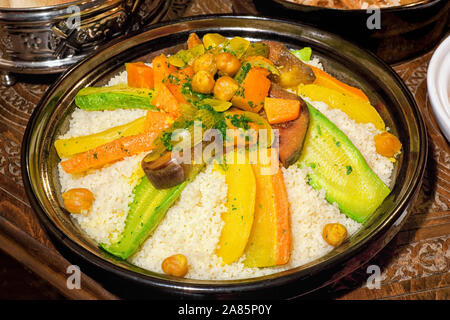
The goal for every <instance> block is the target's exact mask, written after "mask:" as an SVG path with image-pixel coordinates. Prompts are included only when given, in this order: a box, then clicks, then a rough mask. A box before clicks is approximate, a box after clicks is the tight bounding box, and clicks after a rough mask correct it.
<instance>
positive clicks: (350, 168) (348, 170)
mask: <svg viewBox="0 0 450 320" xmlns="http://www.w3.org/2000/svg"><path fill="white" fill-rule="evenodd" d="M345 168H346V169H347V175H349V174H350V173H352V171H353V168H352V166H345Z"/></svg>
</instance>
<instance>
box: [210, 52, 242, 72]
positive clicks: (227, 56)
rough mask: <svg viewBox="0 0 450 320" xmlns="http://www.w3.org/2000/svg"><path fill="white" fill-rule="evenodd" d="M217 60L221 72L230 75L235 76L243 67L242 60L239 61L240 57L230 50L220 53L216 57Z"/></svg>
mask: <svg viewBox="0 0 450 320" xmlns="http://www.w3.org/2000/svg"><path fill="white" fill-rule="evenodd" d="M216 61H217V69H218V70H219V71H220V72H221V73H223V74H225V75H227V76H230V77H232V76H234V75H235V74H236V72H238V70H239V68H240V67H241V62H240V61H239V59H238V58H237V57H236V56H235V55H233V54H231V53H229V52H224V53H221V54H219V55H218V56H217V58H216Z"/></svg>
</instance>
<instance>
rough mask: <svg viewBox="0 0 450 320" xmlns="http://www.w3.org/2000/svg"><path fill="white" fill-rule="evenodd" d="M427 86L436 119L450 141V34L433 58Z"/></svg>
mask: <svg viewBox="0 0 450 320" xmlns="http://www.w3.org/2000/svg"><path fill="white" fill-rule="evenodd" d="M427 87H428V95H429V97H430V102H431V106H432V108H433V112H434V115H435V118H436V121H437V123H438V125H439V127H440V128H441V131H442V133H443V134H444V136H445V137H446V138H447V141H449V142H450V101H449V100H450V36H448V37H447V39H445V40H444V41H443V42H442V43H441V44H440V45H439V47H438V48H437V49H436V51H435V52H434V54H433V57H432V58H431V61H430V64H429V66H428V72H427Z"/></svg>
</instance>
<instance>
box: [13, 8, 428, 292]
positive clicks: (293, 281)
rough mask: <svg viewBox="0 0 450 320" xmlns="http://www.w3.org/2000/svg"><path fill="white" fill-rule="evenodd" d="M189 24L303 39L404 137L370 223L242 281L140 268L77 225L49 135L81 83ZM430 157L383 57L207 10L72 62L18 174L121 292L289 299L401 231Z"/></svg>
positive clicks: (66, 241)
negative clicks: (64, 197)
mask: <svg viewBox="0 0 450 320" xmlns="http://www.w3.org/2000/svg"><path fill="white" fill-rule="evenodd" d="M190 32H196V33H197V34H198V35H199V36H203V35H204V34H205V33H208V32H220V33H221V34H223V35H224V36H228V37H230V36H242V37H245V38H247V39H249V40H253V41H255V40H263V39H265V40H268V39H271V40H277V41H281V42H283V43H285V44H286V45H287V46H288V47H290V48H293V49H294V48H301V47H304V46H310V47H312V49H313V54H314V55H315V56H316V57H319V58H320V59H321V61H322V63H323V65H324V67H325V69H326V70H327V71H328V72H330V73H331V74H333V75H334V76H336V77H338V78H339V79H341V80H343V81H345V82H347V83H349V84H351V85H355V86H358V87H359V88H361V89H362V90H364V91H365V93H366V94H367V95H368V97H369V98H370V101H371V103H372V104H373V105H374V106H375V107H376V108H377V110H378V111H379V113H380V114H381V116H382V117H383V119H384V120H385V122H386V126H388V127H390V128H391V130H392V132H393V133H394V134H396V135H397V136H398V137H399V139H400V140H401V141H402V143H403V153H402V155H401V156H400V158H399V161H398V162H397V164H396V168H395V170H394V177H393V181H395V184H394V185H393V186H391V187H392V192H391V194H390V195H389V196H388V197H387V198H386V200H385V201H384V202H383V204H382V205H381V206H380V208H378V210H377V214H376V215H374V218H373V219H372V220H371V221H370V223H369V224H368V225H367V226H365V227H363V229H362V230H361V231H360V232H358V233H357V234H356V235H354V236H352V237H351V238H350V239H348V240H346V241H345V242H344V243H343V244H342V245H341V246H340V247H338V248H336V249H335V250H333V251H332V252H330V253H329V254H327V255H325V256H323V257H321V258H319V259H316V260H315V261H312V262H310V263H308V264H306V265H302V266H299V267H296V268H293V269H290V270H287V271H284V272H280V273H276V274H272V275H268V276H264V277H258V278H252V279H242V280H230V281H205V280H192V279H180V278H174V277H170V276H167V275H164V274H160V273H156V272H151V271H147V270H143V269H141V268H138V267H136V266H133V265H131V264H130V263H127V262H126V261H121V260H118V259H116V258H114V257H112V256H110V255H108V254H106V253H105V252H103V251H102V250H100V249H99V248H98V246H97V244H96V243H95V242H94V241H93V240H91V239H89V238H88V236H87V235H86V234H85V233H84V232H83V231H82V230H81V229H80V228H79V227H78V226H77V225H76V224H75V223H74V221H73V220H72V219H71V218H70V215H69V214H68V213H67V211H65V209H64V208H63V205H62V201H61V196H60V191H59V190H60V187H59V180H58V169H57V164H58V162H59V158H58V156H57V153H56V150H55V148H54V146H53V142H54V140H55V138H56V137H57V136H58V135H59V134H61V133H64V132H65V130H67V124H68V119H69V117H70V114H71V113H72V111H73V110H74V108H75V106H74V103H73V100H74V97H75V95H76V93H77V92H78V90H79V89H81V88H83V87H86V86H93V85H104V84H105V83H106V82H107V80H108V79H109V78H110V77H111V76H113V75H116V74H117V73H119V72H121V71H123V70H124V63H125V62H130V61H137V60H139V61H144V62H146V61H151V59H152V58H153V57H154V56H156V55H158V54H160V53H161V52H165V53H173V52H175V51H176V50H178V49H180V48H181V47H182V46H183V44H184V43H185V41H186V39H187V37H188V35H189V33H190ZM426 157H427V139H426V132H425V125H424V122H423V119H422V116H421V114H420V111H419V109H418V107H417V104H416V102H415V100H414V98H413V97H412V95H411V93H410V92H409V91H408V89H407V87H406V86H405V85H404V83H403V82H402V81H401V80H400V78H399V77H398V75H397V74H396V73H395V72H394V71H393V70H392V69H391V68H390V67H389V66H388V65H386V64H385V63H384V62H383V61H382V60H380V59H379V58H377V57H376V56H375V55H373V54H371V53H370V52H368V51H367V50H363V49H361V48H359V47H357V46H356V45H354V44H352V43H350V42H347V41H345V40H343V39H342V38H340V37H338V36H336V35H334V34H331V33H328V32H324V31H321V30H319V29H316V28H313V27H310V26H306V25H302V24H295V23H291V22H287V21H282V20H276V19H269V18H257V17H249V16H241V17H238V16H206V17H197V18H188V19H183V20H180V21H175V22H170V23H163V24H158V25H155V26H152V27H150V28H148V29H146V30H144V31H143V32H142V33H140V34H137V35H135V36H133V37H127V38H125V37H123V38H121V39H117V41H115V42H114V43H111V44H109V45H107V46H106V47H104V48H102V49H101V50H99V51H97V52H95V53H94V54H92V55H91V56H90V57H88V58H87V59H85V60H83V61H82V62H81V63H79V64H77V65H76V66H74V67H72V68H71V69H69V70H68V71H67V72H65V73H64V74H63V75H62V76H61V77H60V78H59V79H58V81H56V82H55V83H54V84H53V85H52V86H51V87H50V88H49V89H48V90H47V92H46V94H45V96H44V97H43V98H42V100H41V101H40V103H39V105H38V106H37V107H36V109H35V111H34V112H33V115H32V116H31V118H30V122H29V124H28V126H27V129H26V132H25V135H24V140H23V144H22V153H21V161H22V166H21V167H22V177H23V181H24V185H25V190H26V192H27V196H28V198H29V200H30V203H31V204H32V207H33V209H34V210H35V211H36V213H37V214H38V216H39V218H40V220H41V222H42V224H43V225H44V226H45V228H46V230H47V231H48V233H49V235H50V236H51V237H52V239H53V241H54V243H55V246H56V247H57V248H59V249H60V250H61V252H62V253H63V254H64V255H66V256H67V257H68V259H69V261H71V262H72V263H77V264H79V265H80V266H81V270H82V271H84V272H86V273H87V274H88V275H90V276H92V277H93V278H94V279H96V280H98V281H99V282H100V283H102V284H103V285H104V286H105V287H106V288H107V289H109V290H110V291H112V292H113V293H116V294H118V295H120V296H122V297H128V298H152V299H157V298H170V297H174V298H203V299H204V298H207V299H213V298H216V299H219V298H220V299H225V298H226V299H232V298H233V299H236V298H277V299H278V298H292V297H296V296H300V295H304V294H306V293H308V292H310V291H312V290H315V289H317V288H320V287H322V286H325V285H327V284H330V283H333V282H335V281H337V280H338V279H340V278H342V277H343V276H345V275H347V274H349V273H350V272H352V271H354V270H355V269H356V268H358V267H360V266H361V265H362V264H364V263H366V262H367V261H369V259H371V258H372V257H373V256H374V255H375V254H376V253H377V252H379V251H380V250H381V249H382V248H383V247H384V246H385V245H386V244H387V243H388V242H389V241H390V240H391V239H392V237H393V236H394V235H395V234H396V233H397V232H398V231H399V230H400V228H401V226H402V225H403V223H404V222H405V220H406V217H407V216H408V214H409V210H408V209H409V206H410V204H411V203H412V201H413V200H414V198H415V196H416V194H417V191H418V189H419V187H420V184H421V179H422V176H423V173H424V169H425V164H426Z"/></svg>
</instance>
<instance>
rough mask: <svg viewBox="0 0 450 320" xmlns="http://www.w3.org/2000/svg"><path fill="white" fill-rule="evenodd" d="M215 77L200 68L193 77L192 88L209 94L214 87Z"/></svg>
mask: <svg viewBox="0 0 450 320" xmlns="http://www.w3.org/2000/svg"><path fill="white" fill-rule="evenodd" d="M214 83H215V81H214V77H213V76H212V75H211V74H210V73H209V72H207V71H205V70H200V71H198V72H197V73H196V74H194V76H193V77H192V90H194V91H195V92H199V93H204V94H209V93H211V92H212V91H213V88H214Z"/></svg>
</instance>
